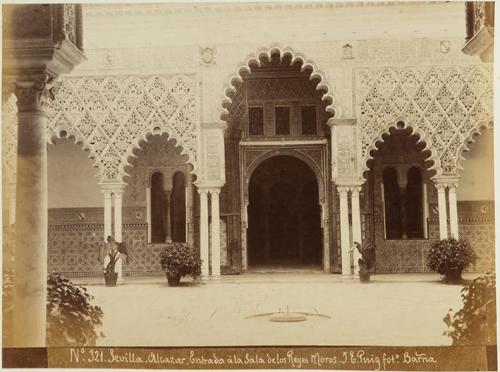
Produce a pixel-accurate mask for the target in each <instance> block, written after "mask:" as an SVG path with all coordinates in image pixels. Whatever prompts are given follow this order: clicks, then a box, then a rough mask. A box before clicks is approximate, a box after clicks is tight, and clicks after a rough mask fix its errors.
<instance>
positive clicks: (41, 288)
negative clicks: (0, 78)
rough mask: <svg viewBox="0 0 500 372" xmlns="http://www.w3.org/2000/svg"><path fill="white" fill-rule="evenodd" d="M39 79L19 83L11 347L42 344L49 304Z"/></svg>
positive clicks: (42, 95)
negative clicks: (12, 333)
mask: <svg viewBox="0 0 500 372" xmlns="http://www.w3.org/2000/svg"><path fill="white" fill-rule="evenodd" d="M48 93H49V92H48V90H47V88H46V85H45V84H44V83H43V82H26V83H22V84H21V83H18V87H17V91H16V96H17V105H18V114H17V118H18V140H17V189H16V195H17V198H16V249H15V277H14V301H13V323H14V324H13V332H14V337H13V344H14V345H13V346H14V347H44V346H45V334H46V305H47V229H48V216H47V114H46V100H47V99H48V98H49V97H47V95H48Z"/></svg>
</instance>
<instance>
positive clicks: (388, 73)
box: [355, 65, 492, 175]
mask: <svg viewBox="0 0 500 372" xmlns="http://www.w3.org/2000/svg"><path fill="white" fill-rule="evenodd" d="M355 76H356V81H357V86H356V107H357V118H358V125H359V129H360V133H361V136H360V139H361V161H362V167H361V168H362V172H364V171H366V170H367V169H368V168H367V164H366V163H367V161H368V160H369V159H370V158H371V156H370V151H372V150H374V149H375V146H376V142H378V141H381V140H382V135H383V134H384V133H388V131H389V129H390V128H391V127H397V126H398V122H401V123H403V124H402V125H404V126H405V127H406V126H409V127H412V128H413V130H414V132H415V133H417V134H419V135H420V137H421V140H422V141H425V143H426V144H427V149H428V150H430V151H431V157H430V158H429V160H433V161H434V166H433V168H435V170H436V171H437V175H441V174H450V175H452V174H457V172H458V168H459V166H458V162H459V160H460V152H461V149H463V147H464V144H465V142H464V141H465V140H466V138H468V137H469V136H470V135H471V134H472V133H474V132H476V131H477V130H478V128H479V126H480V125H481V122H483V121H485V120H488V118H491V117H492V98H491V97H492V95H491V93H490V92H491V68H490V67H489V66H482V65H481V66H476V65H473V66H440V67H418V68H414V67H384V68H360V69H357V70H355ZM405 102H406V104H405ZM444 164H446V165H444Z"/></svg>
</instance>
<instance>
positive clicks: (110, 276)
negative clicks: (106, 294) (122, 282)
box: [104, 249, 120, 287]
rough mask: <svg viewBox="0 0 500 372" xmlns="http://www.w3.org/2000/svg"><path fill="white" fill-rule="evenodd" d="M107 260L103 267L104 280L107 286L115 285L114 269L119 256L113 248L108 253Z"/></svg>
mask: <svg viewBox="0 0 500 372" xmlns="http://www.w3.org/2000/svg"><path fill="white" fill-rule="evenodd" d="M108 258H109V262H108V264H107V265H106V268H105V269H104V282H105V283H106V286H108V287H115V286H116V282H117V280H118V273H117V272H116V271H115V266H116V262H117V261H118V259H119V258H120V253H119V252H118V251H117V250H116V249H115V250H113V251H111V252H109V253H108Z"/></svg>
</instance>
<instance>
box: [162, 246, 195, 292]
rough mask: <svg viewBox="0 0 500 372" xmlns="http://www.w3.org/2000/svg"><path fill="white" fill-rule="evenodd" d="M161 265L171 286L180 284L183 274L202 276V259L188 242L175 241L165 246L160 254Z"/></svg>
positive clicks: (193, 276)
mask: <svg viewBox="0 0 500 372" xmlns="http://www.w3.org/2000/svg"><path fill="white" fill-rule="evenodd" d="M160 265H161V268H162V269H163V271H165V274H166V275H167V280H168V285H170V286H177V285H179V283H180V280H181V278H182V277H183V276H190V277H192V278H193V279H198V278H199V277H200V276H201V259H200V258H199V256H198V253H197V252H196V251H195V250H194V249H193V248H192V247H190V246H189V245H188V244H186V243H173V244H170V245H169V246H168V247H167V248H165V249H164V250H163V251H162V252H161V254H160Z"/></svg>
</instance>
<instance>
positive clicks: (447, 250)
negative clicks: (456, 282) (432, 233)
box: [427, 237, 477, 275]
mask: <svg viewBox="0 0 500 372" xmlns="http://www.w3.org/2000/svg"><path fill="white" fill-rule="evenodd" d="M476 259H477V257H476V254H475V253H474V250H473V249H472V248H471V246H470V244H469V242H467V241H466V240H463V239H460V240H457V239H455V238H453V237H451V238H448V239H443V240H440V241H437V242H436V243H435V244H434V246H433V247H432V248H431V250H430V251H429V254H428V256H427V265H428V266H429V268H430V269H431V270H433V271H436V272H438V273H439V274H441V275H447V274H449V273H450V272H453V271H459V272H462V270H464V269H465V268H467V266H469V265H470V264H473V263H474V262H475V261H476Z"/></svg>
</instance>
